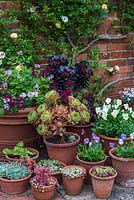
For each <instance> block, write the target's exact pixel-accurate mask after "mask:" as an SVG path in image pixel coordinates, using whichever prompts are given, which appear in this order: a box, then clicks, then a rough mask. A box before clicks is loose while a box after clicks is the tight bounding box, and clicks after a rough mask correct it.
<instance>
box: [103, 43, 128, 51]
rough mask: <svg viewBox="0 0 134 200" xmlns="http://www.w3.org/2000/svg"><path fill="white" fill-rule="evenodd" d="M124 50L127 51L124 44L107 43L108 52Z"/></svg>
mask: <svg viewBox="0 0 134 200" xmlns="http://www.w3.org/2000/svg"><path fill="white" fill-rule="evenodd" d="M126 49H127V44H124V43H119V44H118V43H116V44H112V43H109V44H108V45H107V50H109V51H117V50H126Z"/></svg>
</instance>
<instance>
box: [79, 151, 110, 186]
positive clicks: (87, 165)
mask: <svg viewBox="0 0 134 200" xmlns="http://www.w3.org/2000/svg"><path fill="white" fill-rule="evenodd" d="M76 160H77V162H78V164H79V165H80V166H82V167H84V168H85V169H86V171H87V175H86V178H85V180H84V182H85V183H86V184H91V176H90V174H89V173H88V172H89V170H90V169H91V168H92V167H94V166H103V165H104V164H105V161H106V158H105V159H104V160H102V161H100V162H86V161H84V160H81V159H80V158H79V156H78V155H77V156H76Z"/></svg>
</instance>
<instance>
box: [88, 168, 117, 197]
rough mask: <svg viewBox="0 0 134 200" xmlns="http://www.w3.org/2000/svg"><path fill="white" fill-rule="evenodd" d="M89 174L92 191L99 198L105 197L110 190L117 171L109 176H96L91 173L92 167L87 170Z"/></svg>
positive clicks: (108, 194)
mask: <svg viewBox="0 0 134 200" xmlns="http://www.w3.org/2000/svg"><path fill="white" fill-rule="evenodd" d="M89 174H90V176H91V179H92V186H93V190H94V193H95V195H96V197H97V198H99V199H107V198H108V197H109V196H110V194H111V191H112V188H113V184H114V180H115V177H116V176H117V173H116V174H115V175H114V176H111V177H105V178H101V177H97V176H94V175H93V174H92V168H91V169H90V170H89Z"/></svg>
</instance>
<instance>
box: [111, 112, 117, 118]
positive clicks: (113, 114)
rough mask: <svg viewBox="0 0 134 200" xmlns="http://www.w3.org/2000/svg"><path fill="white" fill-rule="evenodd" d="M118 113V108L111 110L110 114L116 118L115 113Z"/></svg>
mask: <svg viewBox="0 0 134 200" xmlns="http://www.w3.org/2000/svg"><path fill="white" fill-rule="evenodd" d="M118 113H119V110H113V111H112V112H111V115H112V116H113V117H114V118H116V117H117V115H118Z"/></svg>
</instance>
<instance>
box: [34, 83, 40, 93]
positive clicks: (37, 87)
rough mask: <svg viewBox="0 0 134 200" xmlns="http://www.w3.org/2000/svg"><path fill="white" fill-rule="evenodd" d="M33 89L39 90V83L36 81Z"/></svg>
mask: <svg viewBox="0 0 134 200" xmlns="http://www.w3.org/2000/svg"><path fill="white" fill-rule="evenodd" d="M34 90H35V91H38V90H39V85H38V84H37V83H36V85H35V86H34Z"/></svg>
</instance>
